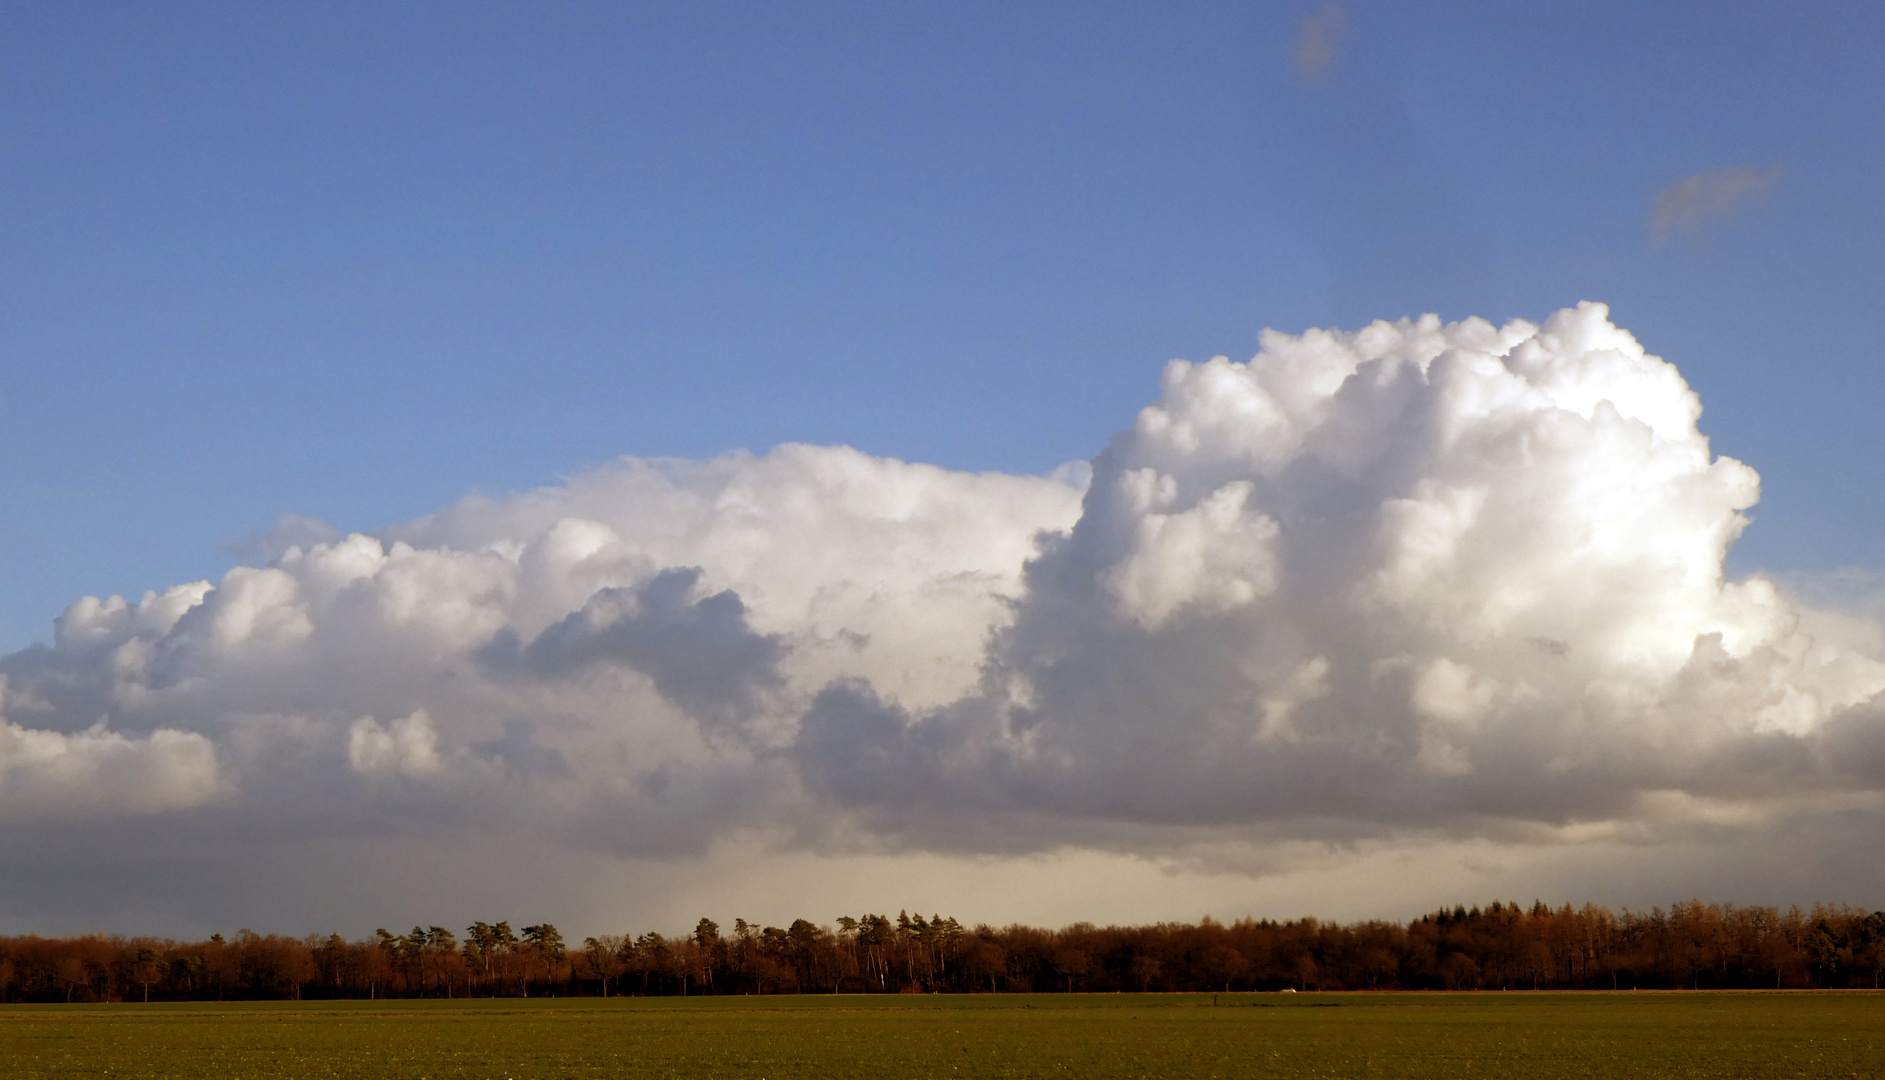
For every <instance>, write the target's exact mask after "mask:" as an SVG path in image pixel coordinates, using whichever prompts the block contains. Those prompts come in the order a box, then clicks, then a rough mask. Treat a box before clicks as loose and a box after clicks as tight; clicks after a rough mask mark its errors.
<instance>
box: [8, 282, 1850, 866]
mask: <svg viewBox="0 0 1885 1080" xmlns="http://www.w3.org/2000/svg"><path fill="white" fill-rule="evenodd" d="M1700 417H1701V404H1700V401H1699V399H1698V398H1697V396H1696V394H1695V393H1694V392H1693V391H1692V390H1691V389H1690V388H1689V386H1688V385H1687V384H1686V382H1685V381H1684V380H1683V379H1682V377H1681V375H1680V374H1679V372H1678V371H1677V370H1676V368H1675V367H1674V366H1673V365H1671V364H1669V363H1667V362H1665V361H1664V360H1662V359H1660V358H1658V357H1656V356H1654V355H1651V354H1649V353H1647V352H1646V351H1645V350H1644V348H1643V347H1642V346H1641V345H1640V344H1639V343H1638V342H1637V341H1636V340H1635V338H1634V337H1632V336H1631V335H1630V334H1629V333H1628V332H1626V331H1625V330H1623V329H1621V328H1619V327H1617V326H1615V325H1613V324H1612V323H1611V322H1610V321H1609V317H1608V312H1607V310H1606V309H1605V308H1604V307H1602V306H1601V305H1597V304H1583V305H1580V306H1578V307H1576V308H1572V309H1567V310H1564V311H1560V312H1557V313H1556V314H1554V315H1552V316H1550V317H1549V318H1547V319H1545V320H1544V321H1543V322H1542V323H1536V324H1534V323H1530V322H1524V321H1516V322H1512V323H1509V324H1507V325H1505V326H1494V325H1492V324H1490V323H1486V322H1484V321H1480V320H1476V319H1469V320H1466V321H1463V322H1458V323H1451V324H1446V323H1442V322H1441V321H1440V320H1439V319H1437V318H1434V317H1431V316H1429V317H1425V318H1422V319H1418V320H1403V321H1400V322H1392V323H1390V322H1377V323H1375V324H1373V325H1371V326H1367V327H1363V328H1361V329H1359V330H1355V331H1352V332H1338V331H1324V330H1314V331H1310V332H1308V333H1305V334H1302V335H1300V336H1290V335H1286V334H1280V333H1266V334H1265V336H1264V338H1263V347H1262V351H1261V352H1260V353H1259V354H1258V355H1257V356H1256V357H1254V358H1253V359H1251V360H1249V361H1247V362H1233V361H1231V360H1229V359H1226V358H1223V357H1219V358H1216V359H1212V360H1208V361H1204V362H1200V363H1188V362H1184V361H1173V362H1172V363H1171V364H1170V365H1169V366H1168V367H1167V369H1166V371H1165V373H1164V378H1163V380H1162V383H1161V386H1160V392H1159V396H1158V400H1157V401H1155V402H1153V403H1152V404H1151V405H1148V406H1147V407H1146V408H1145V409H1144V410H1142V411H1141V413H1140V414H1139V416H1138V417H1137V419H1136V421H1135V422H1134V423H1133V424H1132V426H1131V427H1130V428H1128V429H1126V430H1124V431H1122V432H1120V433H1119V434H1118V435H1117V436H1115V437H1114V439H1113V440H1112V442H1111V443H1110V444H1109V445H1108V446H1107V447H1106V448H1105V449H1104V450H1103V451H1102V452H1101V453H1099V454H1098V455H1097V456H1096V457H1095V458H1094V459H1093V460H1092V462H1091V463H1081V464H1077V465H1075V466H1072V467H1068V468H1064V469H1061V470H1058V471H1057V472H1056V473H1055V474H1054V475H1053V476H1052V477H1025V476H1007V475H1000V474H966V473H957V472H950V471H948V470H944V469H940V468H935V467H931V466H926V465H919V464H910V463H905V462H899V461H893V460H887V459H882V458H874V457H870V456H868V455H865V454H862V453H859V452H857V451H854V450H850V449H845V448H821V447H811V446H799V445H790V446H783V447H780V448H778V449H776V450H774V451H772V452H770V453H768V454H765V455H758V456H755V455H751V454H744V453H738V454H729V455H726V456H723V457H720V458H715V459H712V460H707V461H680V460H642V459H626V460H623V461H621V462H618V463H615V464H612V465H609V466H605V467H602V468H599V469H595V470H593V471H590V472H587V473H583V474H580V475H577V476H574V477H572V478H570V479H568V480H567V481H565V482H563V483H561V484H559V485H556V486H553V487H548V488H544V489H541V490H538V491H532V492H525V493H521V494H516V495H510V496H505V497H501V498H483V497H479V498H472V499H467V500H465V501H463V502H460V503H458V504H455V505H453V506H450V507H447V508H445V509H443V510H441V511H439V512H438V513H436V514H433V515H431V516H429V517H426V518H423V519H420V520H418V521H414V522H411V523H408V524H405V525H401V526H397V527H394V528H390V529H386V530H384V531H382V532H380V533H377V534H373V535H366V534H353V535H341V534H339V533H337V532H334V531H332V530H329V529H326V528H325V527H324V526H321V525H320V523H318V522H309V521H306V520H304V519H295V520H293V521H292V522H291V524H292V526H293V528H291V529H285V530H278V531H279V533H280V535H278V536H275V537H274V538H272V539H270V540H269V541H268V542H267V543H266V544H263V545H261V547H259V548H258V549H257V550H258V551H262V550H264V549H265V553H266V555H267V556H268V557H267V559H266V561H265V562H264V563H262V564H261V565H254V566H239V567H236V568H233V569H231V570H230V571H229V572H228V573H227V574H225V575H224V576H223V577H222V579H221V580H220V581H216V582H197V583H190V584H184V585H179V586H175V587H173V588H170V589H167V590H164V591H162V592H153V593H149V594H146V595H145V596H144V597H142V598H141V599H138V600H136V601H127V600H124V599H122V598H118V597H109V598H104V599H98V598H85V599H81V600H79V601H77V602H76V603H74V604H73V605H72V606H71V607H70V609H69V610H68V611H67V612H66V613H65V615H64V616H63V617H61V619H60V620H59V622H58V626H57V633H56V636H55V639H54V642H53V643H52V644H51V645H50V646H36V647H34V648H32V649H28V650H26V651H24V652H20V653H16V654H14V655H12V656H8V657H4V658H0V676H4V677H5V679H6V680H7V681H6V684H5V687H6V693H5V703H6V704H5V708H6V721H5V722H4V724H3V725H0V815H4V816H6V817H8V818H10V819H13V820H31V821H42V822H63V823H66V824H64V825H61V826H60V829H61V830H64V831H58V832H57V833H56V835H54V834H53V833H48V834H47V839H45V841H44V843H43V845H42V847H40V848H36V847H34V844H35V843H38V842H39V841H36V840H35V839H34V838H33V835H32V834H20V835H17V836H15V837H12V838H11V839H10V840H9V841H7V842H8V843H9V844H10V845H11V846H10V847H9V848H8V849H7V851H6V852H4V853H0V854H5V855H6V856H7V857H8V858H11V859H15V860H16V861H18V862H19V863H20V864H21V865H40V866H53V865H60V860H61V859H67V858H70V857H71V855H70V853H71V852H72V851H74V850H83V849H84V848H85V846H86V845H87V844H93V845H96V844H101V843H104V840H103V837H104V836H105V835H106V834H105V833H104V832H102V831H95V832H93V833H84V832H83V831H82V830H84V829H87V828H90V829H94V830H104V829H109V828H112V827H115V826H114V823H115V825H122V826H123V827H125V828H130V827H131V826H130V825H128V824H125V823H128V822H131V821H133V820H134V819H137V820H156V818H153V817H151V815H157V816H158V817H162V818H164V820H166V821H170V822H173V824H172V826H171V827H170V828H169V830H168V831H167V832H165V833H163V834H161V835H160V834H150V833H138V834H137V835H139V836H140V837H143V839H141V840H139V844H140V847H139V851H140V852H154V853H159V854H161V853H162V852H164V851H167V850H170V849H169V848H166V847H165V845H166V844H169V845H174V846H175V848H176V849H177V850H179V851H182V850H191V851H195V850H197V846H198V845H208V848H206V849H205V850H213V851H217V852H222V853H223V854H221V855H216V856H215V857H216V858H223V859H229V860H236V862H235V863H230V864H229V865H237V864H240V865H241V866H243V867H247V868H249V870H245V871H244V872H250V871H253V872H254V873H257V874H261V873H262V871H260V870H255V869H254V868H256V867H272V868H273V869H271V870H269V871H268V873H267V874H263V875H262V876H263V878H267V879H270V880H272V879H273V878H276V877H279V876H280V875H282V874H286V873H289V872H290V871H289V870H288V869H286V868H287V867H288V866H290V865H291V864H292V863H293V860H294V859H296V858H299V857H300V855H299V853H302V852H305V851H307V850H310V847H311V846H315V847H321V850H324V851H327V852H328V853H329V855H328V857H329V858H331V859H334V860H340V861H342V862H347V864H348V865H350V866H353V867H354V871H352V873H353V874H354V876H355V877H356V878H357V880H359V881H360V882H363V883H364V884H362V885H361V888H362V889H364V890H367V891H369V892H370V891H371V889H372V888H380V889H382V890H383V891H384V892H386V893H387V894H388V895H391V894H395V893H397V892H398V890H399V889H400V888H403V887H404V886H403V885H402V884H401V883H402V882H408V881H409V880H410V875H409V874H408V873H407V871H406V869H405V868H406V867H407V865H408V863H409V861H410V856H400V857H397V858H395V857H393V856H391V855H387V856H385V857H384V858H383V859H381V861H377V862H376V861H375V860H376V858H379V857H377V856H372V855H370V852H373V851H390V850H392V848H391V847H388V846H387V845H399V844H418V845H421V850H424V851H426V852H428V853H449V852H453V851H457V852H460V853H461V854H462V855H463V856H464V858H463V859H462V860H459V861H454V862H452V863H451V865H452V866H458V867H461V868H462V878H451V879H450V880H452V881H455V882H457V885H454V886H453V888H458V887H461V886H462V887H463V888H474V887H481V886H482V884H483V883H486V882H487V876H486V875H483V874H482V871H481V868H482V867H483V866H485V865H486V864H487V862H488V860H489V859H490V857H491V852H492V851H494V850H495V849H496V848H497V847H502V846H503V845H504V844H509V845H511V850H513V851H517V852H524V851H529V852H535V853H542V852H564V853H569V854H568V857H569V858H577V857H578V856H579V855H581V853H585V852H587V853H592V855H593V857H595V858H636V859H653V860H667V861H668V862H669V863H671V864H676V865H678V864H679V862H684V861H687V860H693V861H694V864H695V865H701V866H704V865H708V863H703V862H700V861H699V860H701V859H708V860H709V862H711V858H713V856H711V854H710V853H712V852H715V851H723V852H724V851H734V850H737V851H744V852H748V853H749V855H750V853H751V852H752V851H754V850H766V851H769V852H773V853H775V855H777V856H778V857H779V858H786V857H788V856H790V857H794V858H796V857H803V858H807V859H813V860H816V859H821V858H838V857H844V858H851V857H855V856H857V855H859V854H860V853H869V852H885V851H897V852H900V853H901V854H899V855H898V856H897V858H899V859H904V860H906V861H907V860H910V859H916V860H917V861H918V862H921V860H923V859H930V858H932V857H934V858H942V859H944V860H947V859H950V858H955V857H960V856H965V855H966V856H970V857H972V858H986V857H988V856H1002V855H1014V854H1024V853H1039V852H1050V851H1057V852H1062V853H1063V854H1064V853H1066V852H1069V851H1087V852H1102V853H1107V852H1110V853H1114V854H1124V855H1127V856H1154V857H1159V858H1178V857H1182V858H1185V859H1193V860H1201V861H1200V862H1197V863H1196V865H1209V866H1212V867H1215V868H1217V869H1216V871H1214V872H1218V871H1221V872H1223V873H1244V872H1249V873H1256V874H1270V873H1282V872H1285V871H1284V870H1282V869H1278V868H1279V867H1298V868H1300V867H1301V866H1302V865H1304V863H1303V861H1302V858H1303V857H1302V852H1303V850H1305V849H1304V848H1303V847H1302V845H1304V844H1310V845H1314V844H1318V843H1342V844H1367V845H1373V846H1371V847H1369V848H1368V850H1370V851H1375V852H1380V851H1387V850H1393V845H1396V844H1400V845H1414V846H1416V847H1418V846H1419V845H1428V848H1424V849H1423V850H1432V851H1442V850H1444V851H1459V850H1468V849H1471V850H1478V848H1477V847H1475V845H1488V844H1489V845H1495V846H1496V845H1501V844H1508V845H1509V844H1531V845H1541V844H1542V845H1547V846H1549V845H1560V846H1567V847H1578V846H1579V845H1610V846H1611V847H1608V848H1605V849H1604V850H1615V849H1616V845H1629V844H1657V843H1669V844H1681V845H1684V846H1683V850H1684V851H1688V852H1695V851H1700V850H1706V849H1708V843H1710V842H1712V841H1706V837H1707V836H1720V835H1728V834H1734V835H1743V836H1754V835H1756V834H1759V835H1761V836H1769V837H1771V836H1774V835H1779V834H1778V833H1772V832H1771V831H1770V832H1762V830H1772V829H1778V828H1781V827H1782V825H1781V824H1777V823H1784V822H1794V823H1795V824H1794V825H1790V826H1786V827H1789V828H1798V827H1799V826H1798V825H1797V823H1798V821H1800V820H1803V819H1802V818H1801V815H1807V816H1809V817H1811V816H1812V815H1821V817H1822V818H1823V819H1824V820H1827V821H1833V820H1835V817H1837V820H1838V821H1842V822H1846V823H1847V824H1846V825H1843V826H1841V828H1846V829H1850V828H1854V827H1858V826H1852V825H1851V824H1850V823H1851V822H1853V821H1872V820H1873V818H1871V817H1867V816H1866V815H1871V814H1876V813H1877V811H1878V809H1879V808H1880V807H1881V806H1885V704H1882V703H1881V699H1880V694H1881V692H1882V691H1885V663H1882V662H1881V653H1882V652H1885V632H1882V631H1881V628H1880V626H1879V624H1878V623H1877V622H1875V621H1873V620H1871V619H1869V618H1864V617H1860V616H1856V615H1841V614H1836V613H1832V612H1828V611H1824V610H1820V609H1816V608H1814V607H1812V606H1809V605H1807V604H1805V603H1803V602H1801V601H1799V600H1797V599H1795V598H1794V597H1793V596H1792V595H1791V594H1790V593H1789V592H1787V591H1786V590H1783V589H1782V588H1781V587H1779V586H1778V585H1776V584H1775V583H1774V582H1771V581H1769V580H1767V579H1765V578H1761V577H1754V578H1748V579H1742V580H1735V579H1731V578H1729V577H1727V576H1726V575H1725V573H1724V571H1723V565H1724V559H1725V557H1726V554H1727V552H1728V549H1729V547H1730V546H1731V545H1732V544H1733V543H1734V541H1735V539H1736V538H1737V537H1738V536H1739V534H1740V533H1741V531H1742V530H1743V529H1744V528H1745V527H1746V525H1747V523H1748V518H1747V517H1746V511H1747V510H1748V508H1749V507H1751V506H1753V505H1754V503H1755V502H1756V500H1757V499H1758V497H1759V478H1758V477H1757V476H1756V474H1755V472H1754V471H1753V470H1752V469H1750V468H1749V467H1748V466H1746V465H1743V464H1742V463H1740V462H1738V461H1734V460H1732V459H1729V458H1724V457H1719V456H1717V455H1715V454H1714V453H1713V451H1712V450H1711V448H1710V446H1709V443H1708V440H1707V439H1706V438H1705V437H1704V436H1703V435H1702V433H1701V431H1700V429H1699V427H1698V423H1699V421H1700ZM1828 815H1832V816H1828ZM1838 815H1844V816H1843V817H1839V816H1838ZM1853 815H1859V816H1858V817H1854V816H1853ZM1816 820H1817V819H1816ZM86 822H90V823H92V824H90V825H87V824H85V823H86ZM101 822H102V824H100V823H101ZM73 823H77V824H73ZM72 829H80V830H81V832H80V833H77V834H75V833H73V832H71V830H72ZM1697 830H1702V831H1701V832H1698V831H1697ZM1711 830H1712V831H1711ZM1722 830H1727V833H1722V832H1721V831H1722ZM127 835H129V834H127ZM1840 835H1847V834H1845V833H1841V834H1840ZM75 837H76V839H75ZM1723 843H1724V844H1725V843H1726V842H1725V841H1724V842H1723ZM75 845H76V847H75ZM322 845H325V846H324V847H322ZM1383 845H1386V846H1385V847H1384V846H1383ZM1433 845H1438V846H1437V847H1435V846H1433ZM1410 850H1412V849H1411V848H1410ZM1513 850H1517V849H1513ZM1590 850H1596V848H1591V849H1590ZM1719 850H1722V851H1724V852H1730V853H1731V851H1732V848H1731V847H1730V846H1722V847H1720V848H1719ZM794 852H797V853H799V855H797V856H792V855H791V853H794ZM1285 852H1288V853H1290V854H1288V857H1287V858H1285V857H1284V855H1283V854H1282V853H1285ZM349 853H352V854H349ZM703 853H707V854H703ZM1186 853H1189V854H1186ZM152 857H157V855H155V854H154V855H153V856H152ZM193 857H194V856H193ZM202 857H204V858H210V857H211V856H208V855H204V856H202ZM440 857H441V858H446V857H447V856H446V855H443V854H441V855H440ZM520 857H521V856H520ZM546 857H547V856H546ZM771 857H772V856H768V858H771ZM1107 857H1108V858H1111V857H1112V855H1109V856H1107ZM1373 857H1374V856H1370V858H1373ZM1382 857H1386V856H1382ZM1723 857H1724V858H1728V857H1730V856H1729V855H1724V856H1723ZM741 858H748V856H741ZM1446 858H1451V856H1447V857H1446ZM1446 858H1441V857H1440V856H1438V855H1435V856H1434V857H1433V860H1430V861H1434V865H1440V864H1442V863H1445V862H1446ZM1592 858H1594V856H1593V857H1592ZM1075 861H1078V860H1077V859H1076V860H1075ZM1537 861H1538V858H1537V857H1536V856H1535V855H1533V856H1526V857H1525V858H1524V859H1518V858H1516V857H1515V859H1514V862H1515V863H1523V864H1524V865H1535V864H1536V863H1537ZM1626 861H1627V860H1626ZM910 864H911V865H915V863H910ZM924 865H929V864H928V863H924ZM1083 865H1084V863H1083ZM1094 865H1100V864H1099V863H1094ZM1449 865H1450V864H1449ZM1619 865H1622V864H1621V863H1619ZM1631 865H1633V866H1634V865H1638V863H1636V862H1631ZM375 867H378V869H375ZM1240 867H1241V868H1242V869H1239V868H1240ZM453 872H458V871H453ZM1288 872H1291V873H1294V872H1297V871H1296V870H1289V871H1288ZM376 875H377V876H376ZM447 876H448V877H449V875H447ZM258 880H259V879H258ZM440 880H441V881H443V880H446V878H441V879H440ZM374 882H378V883H379V884H378V885H374V884H373V883H374ZM441 887H443V886H441ZM4 900H5V898H4V897H0V901H4ZM22 902H23V901H22Z"/></svg>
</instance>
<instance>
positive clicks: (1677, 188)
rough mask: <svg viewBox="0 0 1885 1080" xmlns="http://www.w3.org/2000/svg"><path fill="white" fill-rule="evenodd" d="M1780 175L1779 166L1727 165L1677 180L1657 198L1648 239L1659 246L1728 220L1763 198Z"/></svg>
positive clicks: (1650, 215) (1650, 221) (1771, 189)
mask: <svg viewBox="0 0 1885 1080" xmlns="http://www.w3.org/2000/svg"><path fill="white" fill-rule="evenodd" d="M1782 172H1783V170H1781V169H1780V168H1778V167H1774V168H1767V169H1751V168H1749V167H1747V166H1746V165H1729V166H1726V167H1724V168H1720V169H1715V170H1713V171H1712V172H1705V173H1697V174H1695V175H1694V176H1691V177H1688V178H1686V179H1683V180H1678V181H1676V182H1675V183H1673V184H1670V185H1669V186H1668V187H1666V188H1663V189H1662V191H1661V192H1660V193H1659V194H1658V195H1657V196H1656V204H1655V205H1654V206H1653V207H1652V208H1651V209H1650V213H1649V234H1650V238H1651V239H1652V240H1654V241H1656V242H1658V243H1661V242H1664V241H1666V240H1668V239H1669V238H1670V237H1671V236H1693V235H1695V234H1696V233H1698V232H1700V231H1701V230H1702V229H1704V228H1706V227H1707V226H1708V225H1709V224H1711V223H1713V222H1717V221H1724V220H1726V219H1728V218H1731V217H1733V216H1734V215H1735V214H1737V213H1739V212H1740V211H1741V210H1742V208H1744V207H1746V206H1748V205H1750V204H1752V203H1755V202H1759V201H1760V200H1761V199H1764V198H1766V197H1767V195H1768V193H1769V192H1771V191H1773V190H1774V185H1776V184H1778V183H1779V182H1780V178H1781V175H1782Z"/></svg>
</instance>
